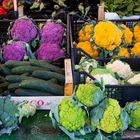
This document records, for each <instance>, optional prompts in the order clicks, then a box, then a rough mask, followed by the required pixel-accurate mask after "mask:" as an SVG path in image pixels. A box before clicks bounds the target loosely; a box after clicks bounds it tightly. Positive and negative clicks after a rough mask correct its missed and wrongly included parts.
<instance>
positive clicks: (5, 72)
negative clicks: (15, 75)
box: [0, 65, 11, 76]
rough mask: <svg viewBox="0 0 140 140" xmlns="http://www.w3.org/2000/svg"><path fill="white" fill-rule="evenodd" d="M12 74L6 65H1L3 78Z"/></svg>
mask: <svg viewBox="0 0 140 140" xmlns="http://www.w3.org/2000/svg"><path fill="white" fill-rule="evenodd" d="M9 74H11V71H10V69H9V68H8V67H6V66H5V65H0V75H1V76H6V75H9Z"/></svg>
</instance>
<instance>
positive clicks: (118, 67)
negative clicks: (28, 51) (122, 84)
mask: <svg viewBox="0 0 140 140" xmlns="http://www.w3.org/2000/svg"><path fill="white" fill-rule="evenodd" d="M106 68H107V69H110V70H112V71H113V72H116V73H117V74H118V75H119V76H120V77H122V78H124V79H127V78H129V77H131V76H133V74H134V73H133V72H132V70H131V68H130V66H129V65H128V64H127V63H124V62H122V61H120V60H115V61H113V62H109V63H108V64H107V65H106ZM122 68H123V69H122Z"/></svg>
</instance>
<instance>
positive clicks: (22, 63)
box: [5, 60, 30, 68]
mask: <svg viewBox="0 0 140 140" xmlns="http://www.w3.org/2000/svg"><path fill="white" fill-rule="evenodd" d="M28 65H30V62H28V61H14V60H9V61H7V62H6V63H5V66H6V67H8V68H14V67H18V66H28Z"/></svg>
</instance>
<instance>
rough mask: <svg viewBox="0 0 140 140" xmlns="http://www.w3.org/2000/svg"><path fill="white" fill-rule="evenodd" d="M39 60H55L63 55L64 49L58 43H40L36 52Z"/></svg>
mask: <svg viewBox="0 0 140 140" xmlns="http://www.w3.org/2000/svg"><path fill="white" fill-rule="evenodd" d="M36 55H37V58H38V59H39V60H49V61H55V60H57V59H59V58H62V57H64V50H63V49H61V48H60V46H59V45H58V44H50V43H47V44H42V45H41V46H40V47H39V49H38V50H37V52H36Z"/></svg>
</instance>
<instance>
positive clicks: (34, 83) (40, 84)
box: [20, 80, 64, 95]
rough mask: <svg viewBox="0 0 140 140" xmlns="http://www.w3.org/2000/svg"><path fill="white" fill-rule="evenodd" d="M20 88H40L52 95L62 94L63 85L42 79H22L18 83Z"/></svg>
mask: <svg viewBox="0 0 140 140" xmlns="http://www.w3.org/2000/svg"><path fill="white" fill-rule="evenodd" d="M20 87H21V88H25V89H34V90H41V91H46V92H49V93H52V94H53V95H63V92H64V87H62V86H59V85H57V84H54V83H51V82H48V81H44V80H24V81H22V82H21V84H20Z"/></svg>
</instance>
